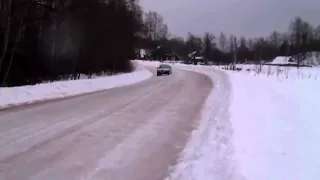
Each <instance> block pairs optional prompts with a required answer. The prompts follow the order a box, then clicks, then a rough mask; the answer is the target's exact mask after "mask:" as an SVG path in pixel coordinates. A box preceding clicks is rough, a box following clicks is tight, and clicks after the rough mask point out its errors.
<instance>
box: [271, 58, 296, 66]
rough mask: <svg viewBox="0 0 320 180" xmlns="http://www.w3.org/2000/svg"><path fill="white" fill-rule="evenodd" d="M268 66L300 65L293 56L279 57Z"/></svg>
mask: <svg viewBox="0 0 320 180" xmlns="http://www.w3.org/2000/svg"><path fill="white" fill-rule="evenodd" d="M266 65H274V66H297V65H298V63H297V62H296V61H295V59H294V58H292V57H291V56H278V57H276V58H275V59H274V60H273V61H272V62H269V63H266Z"/></svg>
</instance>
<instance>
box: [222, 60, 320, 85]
mask: <svg viewBox="0 0 320 180" xmlns="http://www.w3.org/2000/svg"><path fill="white" fill-rule="evenodd" d="M224 67H225V66H219V67H218V68H220V69H222V68H224ZM236 67H237V68H240V69H241V71H240V72H242V73H245V74H250V75H254V76H267V77H270V78H276V79H277V80H279V81H282V80H288V79H289V80H306V79H310V80H311V79H313V80H319V79H320V67H312V68H311V67H301V68H299V69H298V68H296V67H285V66H269V65H262V66H261V70H260V66H259V65H250V64H238V65H237V66H236Z"/></svg>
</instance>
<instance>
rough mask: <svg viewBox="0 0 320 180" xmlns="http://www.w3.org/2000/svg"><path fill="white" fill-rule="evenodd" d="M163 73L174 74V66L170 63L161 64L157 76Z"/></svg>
mask: <svg viewBox="0 0 320 180" xmlns="http://www.w3.org/2000/svg"><path fill="white" fill-rule="evenodd" d="M162 74H167V75H170V74H172V68H171V66H169V65H168V64H161V65H160V66H159V67H158V68H157V76H161V75H162Z"/></svg>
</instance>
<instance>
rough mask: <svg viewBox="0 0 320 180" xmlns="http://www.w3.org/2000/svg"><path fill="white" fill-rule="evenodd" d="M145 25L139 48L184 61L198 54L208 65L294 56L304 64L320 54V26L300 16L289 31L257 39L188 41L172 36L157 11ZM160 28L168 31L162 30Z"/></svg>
mask: <svg viewBox="0 0 320 180" xmlns="http://www.w3.org/2000/svg"><path fill="white" fill-rule="evenodd" d="M144 22H145V26H146V27H147V28H146V29H145V31H146V33H145V34H146V36H144V39H143V43H142V44H143V45H142V46H140V47H143V48H150V49H152V50H153V51H152V52H153V54H156V52H158V51H159V50H157V49H156V48H155V47H159V46H161V47H162V52H163V54H167V53H172V52H173V53H175V54H177V55H178V56H179V57H181V59H184V60H187V59H188V58H189V57H188V54H189V53H191V52H194V51H198V52H199V53H200V54H201V55H202V56H203V57H204V61H205V63H208V62H209V61H212V62H213V63H216V64H229V63H233V62H234V61H237V62H238V63H244V62H246V61H251V62H255V63H259V62H261V61H268V60H272V59H274V58H275V57H276V56H293V57H294V58H295V59H296V60H297V61H298V64H301V63H302V62H303V61H304V60H305V59H306V58H307V56H308V55H309V54H308V52H313V51H320V25H319V26H317V27H313V26H312V25H310V24H309V23H308V22H306V21H304V20H303V19H301V18H300V17H296V18H295V19H293V20H292V22H290V25H289V28H288V32H284V33H280V32H277V31H273V32H272V33H270V35H269V36H266V37H257V38H246V37H244V36H241V37H236V36H234V35H229V36H227V35H226V34H225V33H223V32H220V33H219V34H218V35H215V34H213V33H211V32H206V33H204V34H203V35H200V36H199V35H195V34H193V33H188V36H187V38H185V39H184V38H182V37H178V36H172V35H170V33H169V32H168V28H167V26H166V25H165V22H164V21H163V18H162V16H161V15H160V14H158V13H156V12H149V13H146V14H145V18H144ZM161 27H166V28H165V30H163V28H161ZM155 37H156V38H155ZM151 58H153V59H159V56H154V55H152V56H151Z"/></svg>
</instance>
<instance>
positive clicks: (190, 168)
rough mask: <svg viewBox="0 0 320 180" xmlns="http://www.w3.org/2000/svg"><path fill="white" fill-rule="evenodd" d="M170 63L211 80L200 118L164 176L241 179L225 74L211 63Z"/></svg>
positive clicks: (192, 179) (191, 179)
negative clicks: (196, 64)
mask: <svg viewBox="0 0 320 180" xmlns="http://www.w3.org/2000/svg"><path fill="white" fill-rule="evenodd" d="M174 66H175V67H177V68H180V69H184V70H188V71H194V72H198V73H201V74H205V75H207V76H208V77H209V78H210V79H211V80H212V81H213V87H212V91H211V92H210V94H209V96H208V98H207V100H206V102H205V105H204V107H203V110H202V113H201V122H200V124H199V126H198V127H197V128H196V129H195V130H194V131H193V133H192V135H191V138H190V140H189V142H188V144H187V145H186V147H185V149H184V151H183V152H182V157H181V159H180V163H179V164H177V165H176V166H175V167H174V168H173V172H172V173H171V174H170V176H169V177H168V178H167V180H207V179H226V180H241V174H240V172H239V171H238V170H239V168H238V167H237V162H236V160H235V159H234V156H233V154H234V147H233V142H232V136H233V130H232V124H231V123H230V121H229V106H230V101H231V94H230V93H231V92H230V84H229V81H228V77H227V75H226V74H225V73H223V72H217V71H214V70H213V69H212V68H211V67H204V66H193V65H183V64H177V65H174Z"/></svg>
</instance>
